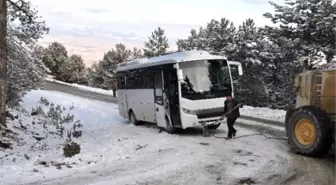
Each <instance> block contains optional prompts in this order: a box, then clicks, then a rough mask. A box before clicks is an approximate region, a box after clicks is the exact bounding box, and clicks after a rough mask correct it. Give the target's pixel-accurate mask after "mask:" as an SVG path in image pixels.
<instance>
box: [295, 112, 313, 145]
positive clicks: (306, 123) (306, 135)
mask: <svg viewBox="0 0 336 185" xmlns="http://www.w3.org/2000/svg"><path fill="white" fill-rule="evenodd" d="M295 137H296V140H297V141H298V142H299V143H300V144H301V145H304V146H307V145H310V144H312V143H313V142H314V141H315V139H316V128H315V125H314V123H313V122H312V121H311V120H309V119H305V118H303V119H300V120H299V121H298V122H297V123H296V125H295Z"/></svg>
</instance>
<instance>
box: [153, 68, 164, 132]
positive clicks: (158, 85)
mask: <svg viewBox="0 0 336 185" xmlns="http://www.w3.org/2000/svg"><path fill="white" fill-rule="evenodd" d="M154 78H155V86H154V101H155V102H154V106H155V117H156V123H157V125H158V126H159V127H163V128H165V127H166V120H165V108H164V99H163V74H162V71H155V72H154Z"/></svg>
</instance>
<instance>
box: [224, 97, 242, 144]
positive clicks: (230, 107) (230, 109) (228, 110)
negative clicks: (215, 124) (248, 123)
mask: <svg viewBox="0 0 336 185" xmlns="http://www.w3.org/2000/svg"><path fill="white" fill-rule="evenodd" d="M242 107H243V104H242V103H239V102H238V101H237V100H236V99H234V98H232V96H231V95H229V96H227V97H226V100H225V102H224V115H225V117H226V118H227V126H228V135H227V138H226V139H232V136H233V137H235V136H236V133H237V130H236V129H235V128H234V127H233V125H234V124H235V122H236V120H237V119H238V118H239V117H240V112H239V108H242Z"/></svg>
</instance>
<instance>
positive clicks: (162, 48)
mask: <svg viewBox="0 0 336 185" xmlns="http://www.w3.org/2000/svg"><path fill="white" fill-rule="evenodd" d="M148 39H149V41H148V42H145V48H144V55H145V56H146V57H155V56H160V55H164V54H165V53H166V52H167V48H168V47H169V44H168V39H167V37H166V36H165V32H164V30H163V29H161V28H160V27H158V28H157V29H156V30H154V32H152V35H151V37H149V38H148Z"/></svg>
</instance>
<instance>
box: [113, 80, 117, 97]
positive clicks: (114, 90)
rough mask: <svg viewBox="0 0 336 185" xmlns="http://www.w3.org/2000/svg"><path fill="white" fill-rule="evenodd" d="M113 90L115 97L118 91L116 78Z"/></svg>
mask: <svg viewBox="0 0 336 185" xmlns="http://www.w3.org/2000/svg"><path fill="white" fill-rule="evenodd" d="M112 90H113V97H116V93H117V80H116V79H114V80H113V84H112Z"/></svg>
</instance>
